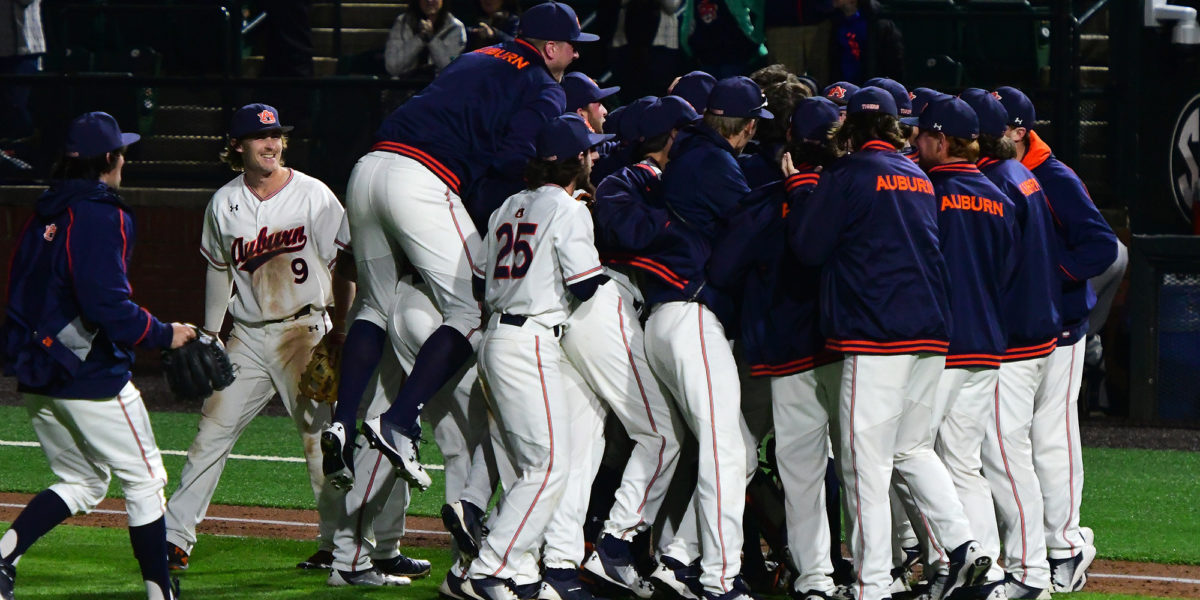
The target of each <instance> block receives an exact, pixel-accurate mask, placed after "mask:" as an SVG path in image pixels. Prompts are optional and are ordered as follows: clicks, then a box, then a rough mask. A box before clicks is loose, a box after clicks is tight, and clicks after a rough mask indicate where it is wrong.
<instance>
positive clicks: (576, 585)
mask: <svg viewBox="0 0 1200 600" xmlns="http://www.w3.org/2000/svg"><path fill="white" fill-rule="evenodd" d="M537 597H538V600H604V599H603V598H600V597H599V596H595V595H593V594H592V592H591V591H590V590H588V589H587V587H586V586H584V585H583V582H582V581H580V580H579V569H554V568H547V569H546V572H545V573H544V574H543V575H542V587H541V588H540V589H539V590H538V596H537Z"/></svg>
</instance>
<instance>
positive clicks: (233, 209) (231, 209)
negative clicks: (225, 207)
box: [229, 202, 238, 212]
mask: <svg viewBox="0 0 1200 600" xmlns="http://www.w3.org/2000/svg"><path fill="white" fill-rule="evenodd" d="M237 209H238V205H237V204H234V203H232V202H230V203H229V212H237Z"/></svg>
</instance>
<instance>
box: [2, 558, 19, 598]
mask: <svg viewBox="0 0 1200 600" xmlns="http://www.w3.org/2000/svg"><path fill="white" fill-rule="evenodd" d="M16 582H17V568H16V567H14V566H13V565H12V563H10V562H8V561H7V560H4V559H3V558H0V600H13V586H14V585H15V584H16Z"/></svg>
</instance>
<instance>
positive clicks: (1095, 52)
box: [1079, 33, 1110, 65]
mask: <svg viewBox="0 0 1200 600" xmlns="http://www.w3.org/2000/svg"><path fill="white" fill-rule="evenodd" d="M1108 47H1109V39H1108V34H1107V33H1085V34H1083V35H1081V36H1079V60H1080V61H1081V62H1082V63H1083V64H1087V65H1108V64H1110V58H1109V50H1108Z"/></svg>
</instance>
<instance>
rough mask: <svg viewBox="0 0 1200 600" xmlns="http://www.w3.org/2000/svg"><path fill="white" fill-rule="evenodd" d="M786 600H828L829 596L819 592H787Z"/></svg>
mask: <svg viewBox="0 0 1200 600" xmlns="http://www.w3.org/2000/svg"><path fill="white" fill-rule="evenodd" d="M788 598H791V599H792V600H830V598H829V594H826V593H825V592H822V591H821V590H808V591H807V592H801V591H799V590H788Z"/></svg>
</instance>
